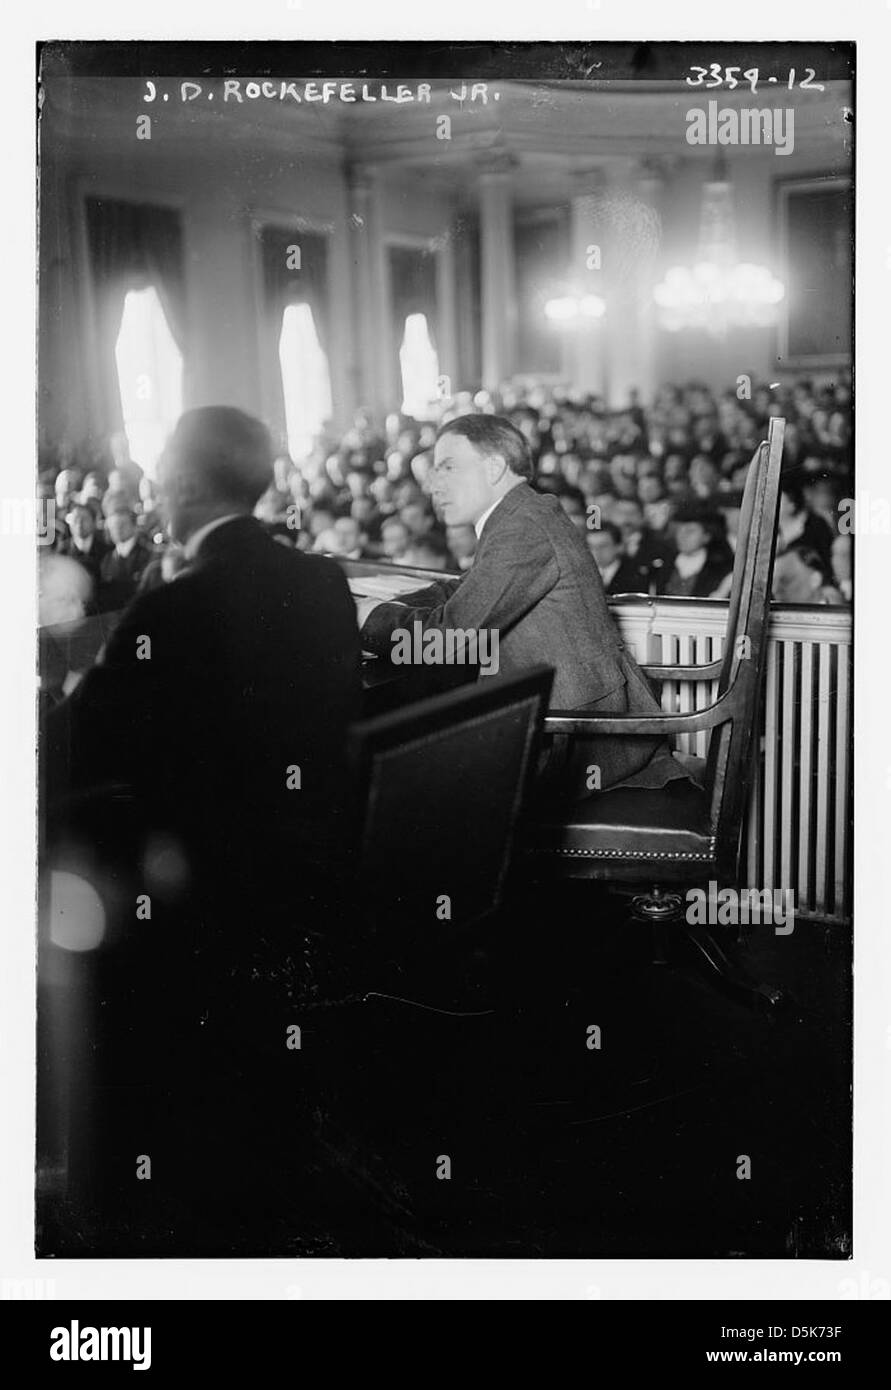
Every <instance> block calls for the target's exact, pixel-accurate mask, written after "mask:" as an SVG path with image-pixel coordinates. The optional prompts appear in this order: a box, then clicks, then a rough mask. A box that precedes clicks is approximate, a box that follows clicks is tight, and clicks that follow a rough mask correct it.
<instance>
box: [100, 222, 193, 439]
mask: <svg viewBox="0 0 891 1390" xmlns="http://www.w3.org/2000/svg"><path fill="white" fill-rule="evenodd" d="M86 219H87V242H88V246H89V256H90V271H91V274H92V279H93V293H94V298H95V304H96V315H97V321H98V323H97V327H98V341H99V355H100V372H101V387H102V396H103V408H104V413H105V420H104V425H103V433H105V434H107V435H111V434H114V433H116V432H117V431H119V430H120V429H121V428H122V427H123V409H122V406H121V393H120V388H119V384H118V374H117V366H116V363H115V344H116V342H117V338H118V333H119V332H120V328H121V319H122V318H123V313H124V300H125V298H126V296H127V294H128V292H129V291H130V290H141V289H147V288H148V287H149V286H152V287H153V288H154V290H155V291H156V293H157V295H158V298H159V300H160V301H161V307H162V308H163V310H164V313H165V315H166V317H167V322H168V324H169V325H170V332H171V334H172V335H173V339H174V341H175V342H176V345H177V347H178V348H179V350H180V352H181V353H182V354H183V361H184V362H185V361H186V339H187V324H186V286H185V275H184V270H183V247H182V225H181V221H180V216H179V213H178V212H177V211H176V210H175V209H174V208H163V207H155V206H153V205H152V204H149V203H126V202H118V201H112V200H109V199H105V198H88V199H87V203H86Z"/></svg>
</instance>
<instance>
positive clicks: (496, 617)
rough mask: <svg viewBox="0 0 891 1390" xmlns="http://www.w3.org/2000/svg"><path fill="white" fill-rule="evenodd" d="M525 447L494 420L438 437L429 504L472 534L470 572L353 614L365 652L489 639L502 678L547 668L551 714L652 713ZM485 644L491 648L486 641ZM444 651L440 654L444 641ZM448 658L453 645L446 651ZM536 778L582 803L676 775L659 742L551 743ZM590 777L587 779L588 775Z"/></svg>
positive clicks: (589, 564)
mask: <svg viewBox="0 0 891 1390" xmlns="http://www.w3.org/2000/svg"><path fill="white" fill-rule="evenodd" d="M531 477H532V459H531V455H530V452H529V446H528V444H527V442H526V439H525V438H524V436H523V435H522V434H521V433H520V431H519V430H518V429H516V428H515V426H514V425H513V424H511V422H510V421H509V420H505V419H501V418H500V417H498V416H496V415H462V416H459V417H458V418H457V419H454V420H450V421H449V422H448V423H447V424H445V425H443V427H442V428H441V429H440V431H439V433H438V435H437V440H436V447H435V451H434V463H433V471H432V496H433V501H434V504H435V506H436V508H437V510H438V511H439V513H440V514H441V516H442V519H443V521H444V522H445V525H446V526H448V527H450V526H458V525H464V524H470V525H473V526H474V527H475V529H476V533H477V536H478V537H479V543H478V549H477V552H476V559H475V560H474V564H473V568H472V569H470V570H468V571H467V573H466V574H465V575H463V576H462V578H460V579H450V580H442V581H439V582H437V583H435V584H432V585H430V586H429V587H427V588H424V589H420V590H418V591H416V592H414V593H410V594H406V595H405V596H404V597H403V599H402V600H401V602H399V603H389V602H384V603H379V602H376V601H375V600H371V599H365V600H363V601H362V602H361V603H360V605H359V621H360V624H362V645H363V647H364V648H367V649H368V650H369V651H372V652H375V653H377V654H378V655H380V656H389V655H391V654H393V651H394V634H395V633H396V632H397V631H398V632H399V633H402V632H404V631H408V632H413V631H415V630H416V629H415V624H420V629H421V630H422V631H423V633H424V634H426V633H427V632H429V631H438V632H440V633H442V634H443V635H444V638H447V636H448V633H449V632H450V631H451V632H452V633H459V632H466V631H468V630H471V631H477V632H482V630H484V629H487V630H489V631H490V632H497V634H498V639H499V640H498V650H499V669H500V671H501V672H502V673H504V674H509V673H511V672H515V671H519V670H523V669H524V668H526V667H529V666H535V665H538V664H540V663H541V664H545V665H548V666H552V667H553V668H554V671H555V675H554V685H553V691H552V696H551V702H552V706H553V708H555V709H565V710H574V711H576V712H591V713H594V712H597V713H603V714H614V713H624V712H633V713H657V712H658V705H657V703H656V701H655V699H654V697H653V695H652V693H651V691H650V690H649V688H648V687H647V685H646V682H645V681H644V679H643V677H642V675H641V673H640V671H639V670H638V668H637V666H636V664H635V662H634V661H633V659H632V657H631V656H630V655H629V653H628V652H627V651H626V650H625V647H624V644H623V642H622V640H621V637H620V636H619V633H618V630H617V628H616V626H615V624H614V623H613V620H612V617H611V616H610V613H609V609H608V608H607V604H606V598H605V595H604V591H603V583H602V581H601V578H600V573H599V571H598V569H597V565H596V564H595V563H594V559H593V556H592V555H591V554H590V552H589V551H588V548H587V546H586V544H585V539H584V537H583V535H582V534H581V532H580V531H579V530H577V528H576V527H575V526H573V524H572V522H571V521H570V520H569V518H568V517H567V516H566V514H565V512H564V511H563V508H562V507H561V506H560V503H559V501H558V500H557V498H556V497H553V496H550V495H543V494H541V493H538V492H535V491H533V489H532V487H530V480H531ZM490 640H491V639H490ZM479 645H482V641H480V644H479ZM442 647H443V649H444V650H448V648H449V643H448V641H447V640H443V642H442ZM452 649H453V650H454V645H453V647H452ZM558 743H559V747H558V746H557V745H556V744H555V745H552V746H551V758H550V761H549V763H548V765H547V767H546V769H545V775H546V781H547V783H548V785H549V789H553V790H554V791H555V792H558V791H559V794H560V795H561V796H564V795H570V796H573V797H581V796H584V795H586V794H590V793H591V792H592V791H596V790H605V789H606V788H608V787H612V786H617V785H619V784H621V785H623V786H641V787H661V786H664V785H665V784H666V783H667V782H669V781H671V780H673V779H674V778H677V777H684V776H685V773H684V771H683V769H682V768H681V767H680V765H679V764H678V763H677V762H675V761H674V759H673V758H672V757H671V754H670V752H669V750H668V747H667V745H666V744H665V743H664V741H663V740H662V739H654V738H608V739H607V738H601V739H597V740H579V741H577V742H576V743H575V744H574V745H573V746H572V747H570V746H569V745H568V742H567V741H565V740H562V741H560V740H558ZM592 766H595V767H596V768H597V773H596V775H594V774H591V773H589V771H588V769H590V768H591V767H592Z"/></svg>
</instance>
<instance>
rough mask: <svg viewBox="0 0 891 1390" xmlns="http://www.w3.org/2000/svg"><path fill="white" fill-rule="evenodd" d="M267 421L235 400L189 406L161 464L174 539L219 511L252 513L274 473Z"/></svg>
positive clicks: (186, 535)
mask: <svg viewBox="0 0 891 1390" xmlns="http://www.w3.org/2000/svg"><path fill="white" fill-rule="evenodd" d="M273 452H274V451H273V447H272V440H271V438H270V435H269V431H268V430H267V428H266V426H265V425H263V424H262V423H261V422H260V421H259V420H255V419H254V418H253V416H251V415H246V414H245V412H244V411H242V410H236V409H235V408H234V407H232V406H222V405H214V406H203V407H201V408H200V409H198V410H187V411H186V413H185V414H184V415H181V416H180V418H179V420H178V422H177V425H176V428H175V429H174V431H173V433H172V435H171V436H170V439H169V441H168V443H167V447H166V449H165V450H164V455H163V457H162V459H161V464H160V469H159V480H160V483H161V490H162V495H163V499H164V505H165V508H166V511H167V515H168V519H169V522H170V530H171V534H172V536H173V539H174V540H177V541H186V540H188V538H189V536H191V535H192V534H193V533H194V532H195V531H197V530H199V529H200V528H201V527H202V526H206V525H207V523H208V522H210V521H215V520H216V519H217V518H218V517H223V516H229V515H245V516H250V515H252V513H253V510H254V507H255V506H256V504H257V502H258V501H259V499H260V497H261V496H262V495H263V493H264V492H265V491H266V489H267V488H268V487H269V484H270V482H271V481H272V477H273Z"/></svg>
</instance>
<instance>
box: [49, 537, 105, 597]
mask: <svg viewBox="0 0 891 1390" xmlns="http://www.w3.org/2000/svg"><path fill="white" fill-rule="evenodd" d="M110 551H111V546H110V545H109V544H108V541H106V540H104V539H103V537H102V536H100V535H99V533H98V531H97V532H95V533H94V535H93V544H92V545H91V546H90V549H89V551H88V552H87V553H84V551H82V550H78V548H77V546H76V545H75V544H74V537H73V536H67V537H66V538H65V540H64V541H63V542H61V543H60V545H59V554H60V555H70V557H71V559H72V560H76V561H77V563H78V564H79V565H81V566H82V567H83V568H84V569H85V570H86V571H87V573H88V574H89V575H90V577H91V578H92V580H93V583H94V585H97V586H98V584H99V582H100V579H101V577H102V563H103V561H104V560H105V559H106V557H107V556H108V555H109V553H110Z"/></svg>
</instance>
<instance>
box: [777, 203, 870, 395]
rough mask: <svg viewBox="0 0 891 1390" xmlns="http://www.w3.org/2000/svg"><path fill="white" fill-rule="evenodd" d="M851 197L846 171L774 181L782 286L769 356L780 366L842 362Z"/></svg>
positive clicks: (847, 333)
mask: <svg viewBox="0 0 891 1390" xmlns="http://www.w3.org/2000/svg"><path fill="white" fill-rule="evenodd" d="M852 201H853V191H852V187H851V181H850V179H847V178H834V177H829V176H827V177H824V178H820V177H817V178H810V179H781V180H778V181H777V184H776V215H777V233H778V239H779V261H780V265H781V266H782V271H781V275H782V279H783V281H784V283H785V286H786V296H785V299H784V300H783V304H782V306H781V308H782V312H781V314H780V319H779V323H778V343H777V356H778V359H779V362H780V364H781V365H782V366H784V367H793V368H800V367H836V366H845V365H847V364H849V363H850V360H851V333H852V318H853V303H854V283H853V275H854V243H853V235H852V228H853V222H852ZM793 248H794V249H793Z"/></svg>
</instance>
